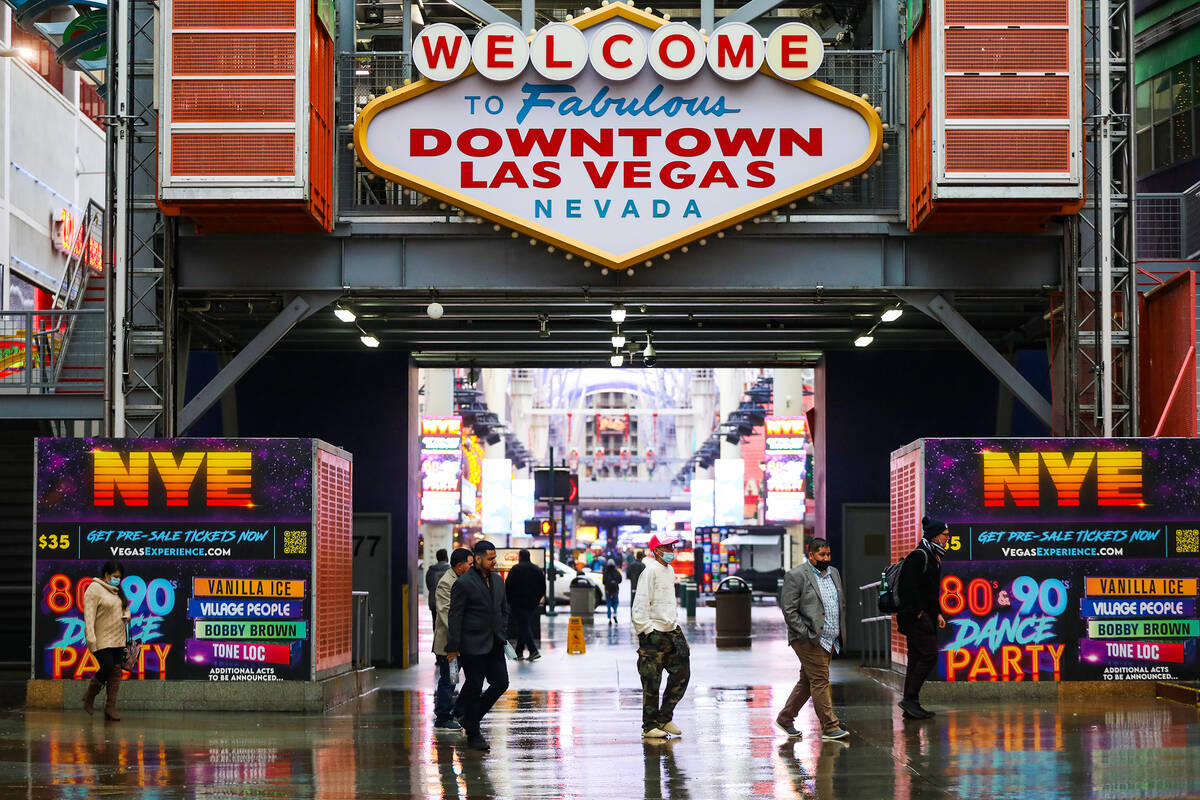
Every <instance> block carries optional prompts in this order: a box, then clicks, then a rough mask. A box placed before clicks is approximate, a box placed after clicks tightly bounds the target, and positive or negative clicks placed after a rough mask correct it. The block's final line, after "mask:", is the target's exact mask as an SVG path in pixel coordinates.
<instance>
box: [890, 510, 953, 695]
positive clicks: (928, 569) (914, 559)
mask: <svg viewBox="0 0 1200 800" xmlns="http://www.w3.org/2000/svg"><path fill="white" fill-rule="evenodd" d="M921 533H922V535H923V538H922V539H921V543H920V544H919V545H917V548H916V549H915V550H913V551H912V552H911V553H909V554H908V556H906V557H905V559H904V566H903V567H901V569H900V613H899V614H898V615H897V616H896V625H897V627H898V628H899V629H900V632H901V633H903V634H904V635H905V637H907V639H908V670H907V671H906V673H905V676H904V699H903V700H901V701H900V704H899V705H900V709H901V710H902V711H903V712H904V718H905V719H929V718H930V717H932V716H933V712H932V711H928V710H926V709H925V708H923V707H922V706H921V698H920V695H921V687H922V686H923V685H924V683H925V679H926V678H928V677H929V673H930V672H932V671H933V668H934V666H935V665H936V664H937V655H938V643H937V631H938V629H939V628H944V627H946V618H945V617H943V616H942V614H941V608H940V606H939V604H938V587H939V586H941V583H942V556H944V555H946V543H947V542H948V541H949V540H950V529H949V528H948V527H947V526H946V523H944V522H941V521H939V520H936V519H930V518H929V517H925V518H923V519H922V520H921Z"/></svg>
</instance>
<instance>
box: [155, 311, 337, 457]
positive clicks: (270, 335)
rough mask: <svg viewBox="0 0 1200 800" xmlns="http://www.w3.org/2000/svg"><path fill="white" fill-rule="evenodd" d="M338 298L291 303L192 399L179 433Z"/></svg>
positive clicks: (181, 422) (181, 420)
mask: <svg viewBox="0 0 1200 800" xmlns="http://www.w3.org/2000/svg"><path fill="white" fill-rule="evenodd" d="M337 298H338V293H336V292H314V293H311V294H303V295H298V296H297V297H296V298H295V299H293V300H292V302H290V303H288V305H287V306H286V307H284V309H283V310H282V311H280V312H279V314H278V315H277V316H276V317H275V319H273V320H271V321H270V322H268V323H267V326H266V327H265V328H263V329H262V331H260V332H259V334H258V335H257V336H255V337H254V338H253V339H251V340H250V342H249V344H247V345H246V346H245V347H244V348H242V350H241V352H239V353H238V354H237V355H236V356H234V357H233V358H232V359H230V361H229V363H228V364H227V365H226V366H225V367H224V369H222V370H221V371H220V372H218V373H217V375H216V377H214V378H213V379H212V380H211V381H209V382H208V385H206V386H205V387H204V388H203V389H201V390H200V391H199V393H197V395H196V396H195V397H193V398H192V399H191V402H189V403H188V404H187V405H186V406H184V407H183V411H180V412H179V422H178V425H177V426H176V430H177V431H178V432H179V433H180V434H182V433H185V432H186V431H187V430H188V429H189V428H191V427H192V425H194V424H195V423H196V420H198V419H200V416H201V415H202V414H204V412H205V411H208V409H210V408H212V406H213V404H214V403H216V402H217V401H218V400H220V399H221V398H222V397H223V396H224V395H225V393H226V392H228V391H229V390H230V389H232V388H233V385H234V384H235V383H237V382H238V380H239V379H240V378H241V377H242V376H243V375H245V374H246V373H247V372H249V371H250V368H251V367H253V366H254V365H255V364H256V363H258V360H259V359H260V358H262V357H263V356H265V355H266V354H267V353H268V352H270V350H271V348H272V347H274V346H275V345H276V343H278V342H279V340H280V339H282V338H283V337H284V336H286V335H287V333H288V331H290V330H291V329H292V328H293V327H295V326H296V324H297V323H300V322H303V321H304V320H306V319H308V318H309V317H311V316H312V315H313V314H315V313H316V312H317V311H320V310H321V309H322V308H324V307H325V306H327V305H329V304H330V303H332V302H333V301H334V300H336V299H337Z"/></svg>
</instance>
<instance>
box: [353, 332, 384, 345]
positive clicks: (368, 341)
mask: <svg viewBox="0 0 1200 800" xmlns="http://www.w3.org/2000/svg"><path fill="white" fill-rule="evenodd" d="M358 340H359V341H360V342H362V343H363V344H365V345H366V346H367V347H379V340H378V339H376V338H375V337H374V336H372V335H371V334H369V333H364V334H363V335H362V336H360V337H358Z"/></svg>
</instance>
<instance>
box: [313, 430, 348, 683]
mask: <svg viewBox="0 0 1200 800" xmlns="http://www.w3.org/2000/svg"><path fill="white" fill-rule="evenodd" d="M351 469H352V466H351V463H350V462H349V461H347V460H346V459H344V458H342V457H340V456H337V455H334V454H333V453H329V452H326V451H325V450H318V451H317V525H316V537H315V538H316V541H317V564H316V577H315V580H314V583H315V586H314V593H313V664H314V666H315V667H316V669H317V670H318V671H322V670H326V669H332V668H337V667H341V666H344V665H346V664H349V663H350V655H351V647H352V644H353V643H352V641H351V632H352V631H353V630H354V626H353V624H352V622H353V615H354V609H353V607H352V605H351V595H350V592H351V591H352V590H353V588H354V585H353V584H354V581H353V575H352V570H353V566H352V558H353V556H352V553H351V544H352V542H351V539H352V528H353V522H352V519H353V514H354V503H353V499H352V498H353V491H352V485H351Z"/></svg>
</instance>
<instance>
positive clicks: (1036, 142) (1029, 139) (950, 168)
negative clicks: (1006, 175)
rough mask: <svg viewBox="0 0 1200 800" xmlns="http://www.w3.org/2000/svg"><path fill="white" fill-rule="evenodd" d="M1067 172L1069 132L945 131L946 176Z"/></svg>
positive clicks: (1068, 168)
mask: <svg viewBox="0 0 1200 800" xmlns="http://www.w3.org/2000/svg"><path fill="white" fill-rule="evenodd" d="M1070 169H1071V134H1070V132H1069V131H1066V130H1060V131H1030V130H1024V131H1022V130H1011V131H1008V130H1006V131H970V130H948V131H946V172H947V173H951V172H988V173H997V172H999V173H1003V172H1015V173H1025V172H1056V173H1066V172H1069V171H1070Z"/></svg>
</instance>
